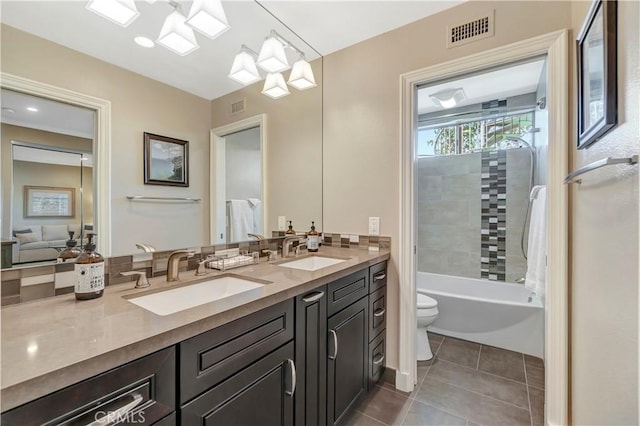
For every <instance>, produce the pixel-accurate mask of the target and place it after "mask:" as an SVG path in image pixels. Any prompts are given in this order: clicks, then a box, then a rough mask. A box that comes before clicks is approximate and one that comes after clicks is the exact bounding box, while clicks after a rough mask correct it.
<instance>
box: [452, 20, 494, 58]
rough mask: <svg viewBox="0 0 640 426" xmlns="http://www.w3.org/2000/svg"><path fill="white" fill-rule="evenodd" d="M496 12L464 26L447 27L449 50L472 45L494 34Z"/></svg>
mask: <svg viewBox="0 0 640 426" xmlns="http://www.w3.org/2000/svg"><path fill="white" fill-rule="evenodd" d="M493 16H494V11H491V13H489V14H487V15H485V16H482V17H479V18H475V19H472V20H470V21H468V22H465V23H464V24H460V25H455V26H449V27H447V48H449V49H450V48H452V47H456V46H460V45H462V44H467V43H471V42H473V41H476V40H480V39H483V38H487V37H493V34H494V25H493V22H494V19H493Z"/></svg>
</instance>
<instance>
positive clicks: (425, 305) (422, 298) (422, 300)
mask: <svg viewBox="0 0 640 426" xmlns="http://www.w3.org/2000/svg"><path fill="white" fill-rule="evenodd" d="M417 296H418V297H417V302H418V303H417V305H418V309H429V308H435V307H437V306H438V301H437V300H435V299H432V298H431V297H429V296H427V295H426V294H422V293H418V294H417Z"/></svg>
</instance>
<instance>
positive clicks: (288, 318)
mask: <svg viewBox="0 0 640 426" xmlns="http://www.w3.org/2000/svg"><path fill="white" fill-rule="evenodd" d="M320 254H324V255H331V256H339V257H342V258H344V259H346V260H345V261H344V262H341V263H339V264H336V265H332V266H329V267H324V268H321V269H318V270H316V271H302V270H293V269H289V268H284V267H282V266H279V265H277V264H274V263H268V264H260V265H255V266H251V267H244V268H241V269H237V270H235V271H237V274H242V275H244V276H247V277H251V278H253V279H260V280H264V281H266V282H270V284H267V285H265V286H264V288H263V290H262V292H261V293H260V294H259V295H257V296H256V297H255V298H254V299H253V300H251V301H248V302H244V303H239V304H238V305H237V306H234V307H231V308H228V309H226V310H224V311H221V312H215V308H213V307H211V306H210V304H209V305H201V306H199V307H195V308H192V309H188V310H185V311H182V312H178V313H176V314H172V315H167V316H160V315H156V314H153V313H151V312H149V311H147V310H145V309H143V308H141V307H139V306H137V305H134V304H133V303H131V302H129V301H128V300H127V298H126V297H129V298H130V297H131V296H132V295H136V294H143V292H140V291H139V290H133V289H131V288H130V286H125V285H124V284H121V285H116V286H112V287H108V288H107V290H106V292H105V296H104V297H103V298H102V299H96V300H93V301H89V302H75V301H73V300H71V299H70V298H68V297H57V298H54V299H51V300H45V301H42V302H36V303H32V304H31V307H30V308H31V310H32V311H33V309H34V308H35V307H40V312H41V316H42V317H43V318H44V315H45V310H47V309H49V315H53V318H51V320H52V321H54V322H56V323H57V326H58V328H63V329H64V330H62V333H64V332H65V331H66V333H67V338H66V341H62V342H59V344H58V345H57V351H56V353H55V354H52V353H43V354H40V351H41V350H42V349H44V350H46V349H47V345H52V342H53V341H52V340H50V338H51V337H53V336H51V335H48V334H50V333H51V332H53V331H52V330H47V329H46V327H45V330H38V329H37V327H38V325H44V323H40V324H38V323H39V320H35V321H23V324H18V323H16V324H15V326H16V328H17V329H22V331H23V332H24V333H26V334H23V335H22V336H19V334H20V333H18V334H16V333H14V332H9V333H8V335H5V333H4V331H5V330H6V329H9V328H10V327H11V325H7V321H10V322H12V321H17V318H18V317H19V315H20V309H21V307H20V306H15V307H10V308H5V309H3V312H2V314H3V318H2V319H3V325H2V327H3V336H2V339H3V342H2V343H3V359H2V367H3V368H2V370H3V373H2V374H3V386H4V388H3V395H2V397H3V406H2V411H3V414H2V423H3V424H5V425H14V424H15V425H24V424H44V423H47V422H52V423H51V424H92V422H95V421H96V419H100V418H102V417H103V416H105V415H110V416H111V418H110V420H113V421H116V420H120V421H124V422H125V423H126V422H129V423H140V424H160V425H173V424H182V425H195V424H198V425H200V424H285V425H286V424H288V425H292V424H297V425H312V424H313V425H324V424H330V425H334V424H340V423H342V422H343V421H344V420H345V418H346V417H347V414H348V413H349V412H350V410H352V409H353V408H354V406H355V405H356V404H357V402H358V401H359V400H360V399H361V398H362V397H364V395H365V394H366V393H367V392H368V390H369V389H371V387H372V386H374V385H375V383H376V382H377V380H378V379H379V378H380V377H381V375H382V373H383V369H384V358H385V336H386V330H385V325H386V301H385V299H386V265H387V259H388V257H389V254H388V252H386V251H382V252H379V253H374V252H368V251H365V250H354V249H338V248H326V249H325V250H322V252H321V253H320ZM235 271H234V272H235ZM183 274H185V273H183ZM210 278H211V277H209V279H210ZM189 281H194V282H196V283H197V282H199V281H200V280H197V279H194V278H193V277H191V278H189V279H188V280H185V282H186V283H187V284H188V282H189ZM151 282H152V287H153V286H155V287H160V288H162V287H163V286H167V284H168V283H165V282H163V281H162V278H155V279H153V280H151ZM156 291H157V290H156ZM123 296H126V297H123ZM71 297H72V296H71ZM36 305H41V306H36ZM91 316H93V318H94V320H95V321H94V322H93V323H89V322H86V321H83V320H87V318H88V317H91ZM70 318H77V319H76V320H75V322H74V323H73V324H70V323H68V320H69V319H70ZM43 321H44V320H43ZM127 321H137V322H136V323H133V324H130V325H129V329H128V328H127V326H126V324H127ZM24 322H26V323H27V324H24ZM92 324H93V328H92V327H91V326H92ZM14 331H17V330H14ZM128 331H130V332H131V333H128ZM60 332H61V331H60V330H56V331H55V333H54V334H55V335H58V333H60ZM29 333H30V334H29ZM30 339H31V342H32V343H31V346H29V344H28V342H29V340H30ZM124 342H128V343H124ZM65 343H68V344H69V345H66V344H65ZM25 344H26V346H25ZM7 345H9V346H7ZM34 345H35V346H34ZM41 345H42V346H41ZM74 345H82V346H81V347H80V346H75V347H76V348H77V351H74V350H73V349H74ZM34 347H35V350H34V349H33V348H34ZM29 348H32V349H31V353H29V350H30V349H29ZM21 349H23V350H26V354H25V352H22V353H23V356H22V360H20V358H19V353H20V350H21ZM48 349H50V350H55V349H54V346H50V347H49V348H48ZM54 355H55V356H54ZM38 358H39V359H38ZM34 361H35V362H34ZM37 361H41V362H48V363H49V365H48V366H44V365H40V364H39V363H38V362H37ZM65 364H66V365H65ZM19 369H22V372H19V371H17V370H19ZM9 371H12V372H13V373H11V372H9ZM28 376H31V377H28ZM106 413H109V414H106ZM105 420H106V418H105ZM47 424H49V423H47Z"/></svg>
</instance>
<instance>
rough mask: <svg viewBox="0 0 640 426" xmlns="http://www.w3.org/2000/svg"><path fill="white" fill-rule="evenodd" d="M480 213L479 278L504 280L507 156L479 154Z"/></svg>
mask: <svg viewBox="0 0 640 426" xmlns="http://www.w3.org/2000/svg"><path fill="white" fill-rule="evenodd" d="M481 188H482V190H481V198H482V213H481V227H480V233H481V248H480V262H481V265H480V276H481V278H485V279H488V280H491V281H505V278H506V246H507V239H506V235H507V233H506V229H507V153H506V151H505V150H498V151H495V152H483V153H482V184H481Z"/></svg>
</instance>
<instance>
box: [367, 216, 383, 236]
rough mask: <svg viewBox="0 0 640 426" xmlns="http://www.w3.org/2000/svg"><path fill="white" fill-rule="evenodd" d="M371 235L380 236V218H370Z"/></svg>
mask: <svg viewBox="0 0 640 426" xmlns="http://www.w3.org/2000/svg"><path fill="white" fill-rule="evenodd" d="M369 235H380V218H379V217H370V218H369Z"/></svg>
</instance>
